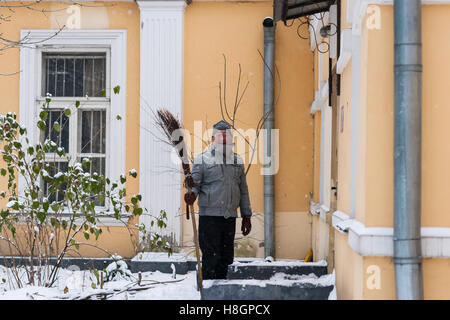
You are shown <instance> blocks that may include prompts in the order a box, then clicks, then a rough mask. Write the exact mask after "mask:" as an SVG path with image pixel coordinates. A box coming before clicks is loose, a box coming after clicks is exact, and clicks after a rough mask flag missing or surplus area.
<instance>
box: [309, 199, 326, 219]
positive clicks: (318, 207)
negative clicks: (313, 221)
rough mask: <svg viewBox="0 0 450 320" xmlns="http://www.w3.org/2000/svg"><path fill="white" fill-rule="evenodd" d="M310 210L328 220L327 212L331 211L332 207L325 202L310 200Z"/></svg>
mask: <svg viewBox="0 0 450 320" xmlns="http://www.w3.org/2000/svg"><path fill="white" fill-rule="evenodd" d="M309 205H310V206H309V212H310V213H311V214H312V215H314V216H317V215H318V216H319V217H320V218H321V219H322V220H324V221H326V216H327V213H328V212H330V208H329V207H327V206H326V205H324V204H320V203H316V202H314V201H312V200H311V201H310V203H309Z"/></svg>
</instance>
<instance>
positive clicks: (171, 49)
mask: <svg viewBox="0 0 450 320" xmlns="http://www.w3.org/2000/svg"><path fill="white" fill-rule="evenodd" d="M137 4H138V6H139V9H140V14H141V18H140V23H141V25H140V27H141V36H140V138H139V139H140V141H139V149H140V151H139V193H140V194H142V203H141V204H142V206H143V207H145V208H147V209H148V210H149V212H148V213H149V214H151V215H153V216H158V215H159V213H160V211H161V210H165V211H166V213H167V218H168V223H167V228H166V230H165V231H164V232H163V234H164V235H167V236H171V237H172V239H173V240H174V241H175V242H177V243H180V240H181V216H180V215H181V201H180V200H181V194H180V192H181V189H182V186H181V181H182V180H181V179H182V177H181V171H180V170H181V167H180V164H178V163H177V162H176V161H174V159H175V158H174V157H173V155H172V150H171V148H170V146H168V145H167V144H165V143H164V142H162V141H161V140H160V139H159V138H161V137H162V135H161V132H160V131H159V129H158V128H157V127H156V126H155V117H154V114H155V111H156V109H158V108H166V109H168V110H169V111H171V112H172V113H173V114H174V115H175V116H177V117H179V118H180V119H182V110H183V54H184V53H183V48H184V44H183V38H184V11H185V7H186V3H185V1H137ZM144 214H145V212H144ZM140 223H144V224H145V225H146V228H147V229H150V230H152V229H153V230H155V229H154V228H150V223H151V218H150V217H149V216H145V215H143V216H141V218H140Z"/></svg>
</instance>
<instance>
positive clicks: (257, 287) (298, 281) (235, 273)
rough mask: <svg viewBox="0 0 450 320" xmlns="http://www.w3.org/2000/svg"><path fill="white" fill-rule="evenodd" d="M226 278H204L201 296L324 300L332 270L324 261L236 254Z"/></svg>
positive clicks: (212, 297) (236, 298) (202, 297)
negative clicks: (273, 258) (263, 257)
mask: <svg viewBox="0 0 450 320" xmlns="http://www.w3.org/2000/svg"><path fill="white" fill-rule="evenodd" d="M227 278H228V279H227V280H204V281H203V290H202V292H201V299H202V300H224V299H225V300H327V299H329V298H330V293H331V292H332V291H333V289H334V282H335V280H334V274H327V263H326V261H320V262H303V261H300V260H276V261H272V262H268V261H265V260H264V259H256V258H247V259H243V258H237V259H235V261H234V263H233V264H231V265H230V266H229V267H228V275H227Z"/></svg>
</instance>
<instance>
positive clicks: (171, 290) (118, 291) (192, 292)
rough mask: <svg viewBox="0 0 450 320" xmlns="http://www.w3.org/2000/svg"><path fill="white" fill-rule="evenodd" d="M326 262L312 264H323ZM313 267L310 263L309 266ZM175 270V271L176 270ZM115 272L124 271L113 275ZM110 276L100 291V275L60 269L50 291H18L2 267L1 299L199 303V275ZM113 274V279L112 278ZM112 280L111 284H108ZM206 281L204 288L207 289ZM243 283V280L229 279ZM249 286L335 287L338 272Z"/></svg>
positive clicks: (156, 256)
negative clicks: (197, 301) (315, 285)
mask: <svg viewBox="0 0 450 320" xmlns="http://www.w3.org/2000/svg"><path fill="white" fill-rule="evenodd" d="M190 259H192V258H191V257H186V256H184V255H182V254H175V255H173V256H171V257H170V258H169V257H167V254H162V253H147V254H143V255H138V256H136V257H135V258H134V259H133V260H140V261H151V260H153V261H171V262H174V264H175V265H176V262H180V261H186V260H190ZM239 260H240V261H238V260H235V262H234V264H233V265H235V266H236V265H239V264H241V263H248V264H255V265H265V264H279V265H291V266H293V265H299V264H304V263H303V262H298V261H287V260H286V261H274V262H267V261H264V260H263V259H261V260H259V259H256V260H255V259H253V260H252V261H251V262H250V261H246V260H245V259H240V258H239ZM324 263H325V265H326V262H317V263H312V264H316V265H323V264H324ZM308 264H311V263H308ZM172 269H175V267H173V268H172ZM114 270H120V271H121V272H116V273H115V274H114V273H113V271H114ZM106 271H107V272H108V273H103V279H104V283H103V288H100V279H101V277H100V274H99V273H97V274H96V273H94V272H93V271H90V270H69V269H63V268H62V269H60V271H59V275H58V278H57V281H56V283H55V284H54V285H53V286H52V287H51V288H46V287H40V286H31V285H24V287H23V288H19V289H18V288H17V287H16V286H15V285H14V283H12V282H11V281H10V279H11V273H10V271H9V270H8V269H7V268H5V267H4V266H1V265H0V300H31V299H34V300H70V299H103V298H106V299H111V300H199V299H200V293H199V292H198V291H197V285H196V272H195V271H190V272H188V273H187V274H184V275H180V274H174V273H173V272H172V273H162V272H159V271H155V272H142V273H140V274H138V273H131V272H130V271H129V270H128V269H127V265H126V264H125V263H124V262H123V261H118V263H117V264H116V263H112V264H110V265H109V266H108V267H107V268H106ZM112 275H113V276H112ZM21 278H22V280H23V281H22V283H26V282H27V281H26V276H25V274H23V275H22V277H21ZM108 280H109V281H108ZM209 281H211V280H208V281H205V283H204V286H205V287H207V286H208V282H209ZM227 281H231V282H232V281H241V280H227ZM245 281H246V283H247V284H253V282H254V283H256V284H258V285H261V286H265V284H266V283H270V284H278V285H282V286H285V285H290V284H291V283H292V282H307V283H312V284H318V285H334V283H335V273H334V272H333V273H332V274H329V275H324V276H322V277H317V276H315V275H314V274H310V275H308V276H305V275H303V276H299V275H287V274H284V273H277V274H275V275H274V276H273V277H272V278H271V279H269V280H245ZM328 299H330V300H335V299H336V288H334V289H333V291H332V292H331V293H330V295H329V298H328Z"/></svg>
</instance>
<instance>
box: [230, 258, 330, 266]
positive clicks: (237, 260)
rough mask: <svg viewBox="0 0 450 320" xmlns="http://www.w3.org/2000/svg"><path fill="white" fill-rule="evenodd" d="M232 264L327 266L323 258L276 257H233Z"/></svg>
mask: <svg viewBox="0 0 450 320" xmlns="http://www.w3.org/2000/svg"><path fill="white" fill-rule="evenodd" d="M232 265H233V266H238V265H245V266H290V267H297V266H319V267H324V266H327V262H326V261H325V260H320V261H318V262H304V261H302V260H295V259H277V260H275V261H273V262H269V261H266V260H265V259H263V258H235V259H234V262H233V263H232Z"/></svg>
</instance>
